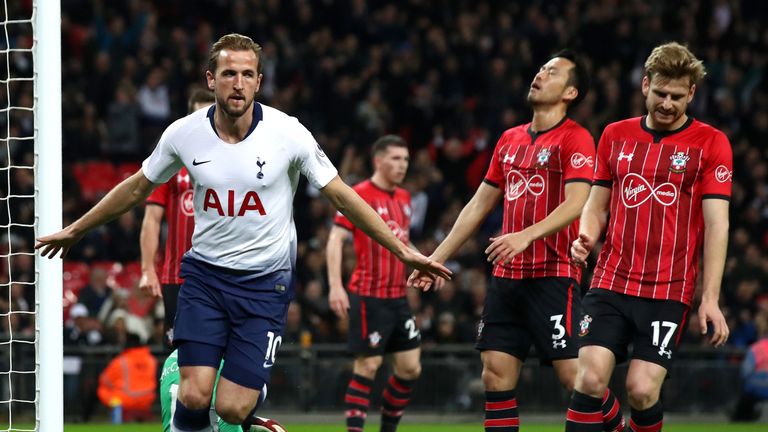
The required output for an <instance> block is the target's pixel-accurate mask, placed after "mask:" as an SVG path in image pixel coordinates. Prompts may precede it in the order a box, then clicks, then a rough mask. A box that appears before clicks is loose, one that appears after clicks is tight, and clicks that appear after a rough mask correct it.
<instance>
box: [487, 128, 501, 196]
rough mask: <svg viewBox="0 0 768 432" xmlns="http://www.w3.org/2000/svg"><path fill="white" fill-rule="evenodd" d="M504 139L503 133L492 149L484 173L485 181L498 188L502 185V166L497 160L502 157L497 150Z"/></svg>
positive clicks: (499, 149)
mask: <svg viewBox="0 0 768 432" xmlns="http://www.w3.org/2000/svg"><path fill="white" fill-rule="evenodd" d="M504 141H505V140H504V135H502V136H501V138H499V141H498V142H497V143H496V148H495V149H493V156H491V164H490V165H489V166H488V172H487V173H486V174H485V182H486V183H488V184H490V185H492V186H494V187H497V188H500V187H502V186H503V185H504V168H503V167H502V165H501V163H500V162H499V161H500V160H502V157H503V156H499V152H500V151H501V149H502V147H503V145H502V144H503V143H504Z"/></svg>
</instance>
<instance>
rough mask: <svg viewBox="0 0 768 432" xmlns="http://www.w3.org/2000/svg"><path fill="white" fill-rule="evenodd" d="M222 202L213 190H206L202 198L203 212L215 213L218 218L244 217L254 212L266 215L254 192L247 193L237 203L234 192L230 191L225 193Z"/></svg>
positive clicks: (257, 195)
mask: <svg viewBox="0 0 768 432" xmlns="http://www.w3.org/2000/svg"><path fill="white" fill-rule="evenodd" d="M224 198H225V199H224V200H223V202H222V199H221V198H219V194H218V193H217V192H216V190H215V189H206V190H205V195H204V198H203V211H204V212H207V211H209V210H210V211H215V212H216V213H218V214H219V216H229V217H234V216H245V213H246V212H249V211H255V212H258V213H259V214H260V215H262V216H264V215H266V214H267V212H266V211H264V205H263V204H262V203H261V199H260V198H259V194H257V193H256V192H255V191H247V192H246V193H245V196H244V197H243V200H242V201H241V202H237V201H238V200H236V199H235V191H233V190H232V189H230V190H228V191H227V195H226V196H225V197H224Z"/></svg>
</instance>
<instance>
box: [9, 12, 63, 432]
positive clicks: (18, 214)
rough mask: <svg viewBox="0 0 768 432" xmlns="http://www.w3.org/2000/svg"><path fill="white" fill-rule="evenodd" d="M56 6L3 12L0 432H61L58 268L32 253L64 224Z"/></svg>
mask: <svg viewBox="0 0 768 432" xmlns="http://www.w3.org/2000/svg"><path fill="white" fill-rule="evenodd" d="M43 3H44V5H42V4H43ZM58 3H59V2H58V0H52V1H48V0H3V3H2V10H0V24H2V26H1V27H0V431H11V430H12V431H26V430H29V431H32V430H38V431H39V430H45V431H61V430H63V418H62V417H63V416H62V412H63V409H62V404H63V400H62V384H61V382H62V374H61V357H62V340H61V338H62V332H63V331H62V318H61V315H62V312H61V296H62V291H61V284H62V283H61V261H60V260H47V259H40V258H39V257H36V255H35V251H34V243H35V238H36V236H39V235H43V234H47V233H51V232H54V231H56V230H58V229H59V228H60V225H61V204H60V203H61V192H60V191H61V138H60V136H61V128H60V122H61V121H60V110H61V109H60V106H61V96H60V94H61V93H60V80H61V78H60V70H61V69H60V57H59V56H60V48H59V44H60V36H59V32H60V23H59V5H58ZM41 6H43V7H41Z"/></svg>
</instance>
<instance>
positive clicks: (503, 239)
mask: <svg viewBox="0 0 768 432" xmlns="http://www.w3.org/2000/svg"><path fill="white" fill-rule="evenodd" d="M490 241H491V245H490V246H488V248H487V249H485V253H486V254H488V262H492V263H493V264H494V265H496V264H498V263H499V262H509V261H511V260H512V258H514V257H515V255H517V254H519V253H521V252H523V251H524V250H526V249H527V248H528V246H530V245H531V242H532V241H533V239H532V238H531V236H530V235H528V234H527V233H526V232H525V231H519V232H515V233H509V234H504V235H502V236H499V237H491V238H490Z"/></svg>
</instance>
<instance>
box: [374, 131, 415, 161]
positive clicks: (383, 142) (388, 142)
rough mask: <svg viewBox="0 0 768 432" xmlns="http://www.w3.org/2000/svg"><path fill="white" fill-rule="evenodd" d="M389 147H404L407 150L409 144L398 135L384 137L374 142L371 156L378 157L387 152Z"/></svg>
mask: <svg viewBox="0 0 768 432" xmlns="http://www.w3.org/2000/svg"><path fill="white" fill-rule="evenodd" d="M389 147H403V148H405V149H407V148H408V143H407V142H405V140H404V139H403V138H401V137H400V136H398V135H384V136H383V137H381V138H379V139H377V140H376V141H374V142H373V145H372V146H371V156H373V157H376V156H377V155H379V154H381V153H384V152H385V151H387V149H388V148H389Z"/></svg>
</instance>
